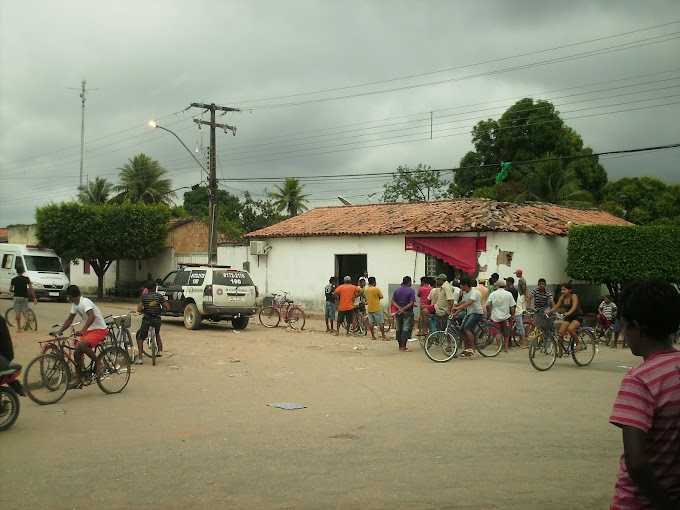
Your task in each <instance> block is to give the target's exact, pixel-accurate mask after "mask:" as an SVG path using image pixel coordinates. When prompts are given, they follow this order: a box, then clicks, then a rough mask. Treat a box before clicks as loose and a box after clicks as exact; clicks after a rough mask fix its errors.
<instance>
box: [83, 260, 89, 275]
mask: <svg viewBox="0 0 680 510" xmlns="http://www.w3.org/2000/svg"><path fill="white" fill-rule="evenodd" d="M83 274H90V261H89V260H84V261H83Z"/></svg>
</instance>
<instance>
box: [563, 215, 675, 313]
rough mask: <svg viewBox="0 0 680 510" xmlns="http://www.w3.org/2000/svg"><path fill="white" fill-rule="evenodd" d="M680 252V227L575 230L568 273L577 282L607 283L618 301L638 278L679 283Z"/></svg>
mask: <svg viewBox="0 0 680 510" xmlns="http://www.w3.org/2000/svg"><path fill="white" fill-rule="evenodd" d="M641 247H642V248H641ZM678 252H680V228H678V227H662V226H659V227H657V226H649V227H616V226H612V225H589V226H579V227H572V228H570V229H569V244H568V245H567V274H568V275H569V276H570V277H571V278H574V279H577V280H585V281H589V282H595V283H604V284H606V285H607V288H608V289H609V293H610V294H611V295H612V297H614V300H616V298H617V296H618V294H619V292H620V290H621V288H622V287H623V286H624V285H625V284H626V283H627V282H629V281H632V280H635V279H637V278H647V277H656V278H662V279H664V280H667V281H669V282H671V283H680V257H678ZM603 253H604V254H607V256H602V254H603Z"/></svg>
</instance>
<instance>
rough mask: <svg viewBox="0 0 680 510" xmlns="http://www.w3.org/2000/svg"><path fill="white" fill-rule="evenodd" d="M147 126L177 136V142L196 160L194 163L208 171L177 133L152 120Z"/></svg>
mask: <svg viewBox="0 0 680 510" xmlns="http://www.w3.org/2000/svg"><path fill="white" fill-rule="evenodd" d="M149 126H151V127H152V128H154V129H156V128H158V129H162V130H163V131H167V132H168V133H170V134H171V135H172V136H174V137H175V138H177V139H178V140H179V143H181V144H182V145H184V148H185V149H186V150H187V152H188V153H189V154H191V157H192V158H194V160H196V163H198V166H200V167H201V168H202V169H203V171H204V172H205V173H206V174H208V171H207V170H206V169H205V167H204V166H203V165H202V164H201V162H200V161H199V160H198V158H197V157H196V156H194V153H193V152H192V151H191V149H190V148H189V147H187V146H186V145H185V144H184V142H183V141H182V139H181V138H180V137H179V136H177V134H175V132H174V131H170V130H169V129H168V128H164V127H163V126H159V125H158V124H156V122H155V121H153V120H150V121H149ZM208 175H210V174H208Z"/></svg>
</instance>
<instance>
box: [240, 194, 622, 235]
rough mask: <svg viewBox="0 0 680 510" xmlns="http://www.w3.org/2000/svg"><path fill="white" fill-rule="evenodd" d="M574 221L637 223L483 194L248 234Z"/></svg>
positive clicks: (498, 227) (534, 228) (515, 227)
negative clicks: (503, 199) (485, 197)
mask: <svg viewBox="0 0 680 510" xmlns="http://www.w3.org/2000/svg"><path fill="white" fill-rule="evenodd" d="M568 222H571V223H572V224H573V225H620V226H630V225H632V223H629V222H627V221H625V220H623V219H621V218H618V217H616V216H613V215H611V214H609V213H607V212H604V211H601V210H599V209H575V208H571V207H563V206H559V205H555V204H547V203H542V202H527V203H523V204H514V203H509V202H495V201H492V200H487V199H483V198H477V199H460V200H440V201H435V202H419V203H400V204H368V205H352V206H334V207H318V208H316V209H313V210H311V211H309V212H307V213H305V214H302V215H300V216H295V217H293V218H290V219H288V220H285V221H282V222H281V223H277V224H276V225H272V226H270V227H267V228H263V229H261V230H257V231H255V232H251V233H249V234H246V235H245V236H244V237H246V238H250V239H252V238H266V237H311V236H341V235H361V236H365V235H398V234H401V235H404V234H435V233H442V234H443V233H451V232H483V231H499V232H525V233H529V234H542V235H566V233H567V229H568Z"/></svg>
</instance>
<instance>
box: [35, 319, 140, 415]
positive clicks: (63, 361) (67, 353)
mask: <svg viewBox="0 0 680 510" xmlns="http://www.w3.org/2000/svg"><path fill="white" fill-rule="evenodd" d="M77 324H78V323H76V324H73V325H72V327H71V335H70V336H63V335H62V336H59V337H55V338H50V339H49V340H46V341H43V342H39V344H40V345H41V354H39V355H38V356H36V357H35V358H33V360H31V362H30V363H29V364H28V366H27V367H26V371H25V372H24V390H25V391H26V395H27V396H28V398H30V399H31V400H32V401H33V402H35V403H36V404H40V405H47V404H54V403H56V402H59V400H61V399H62V398H63V396H64V395H65V394H66V392H67V391H68V390H69V384H70V382H71V379H72V377H74V376H75V374H77V373H79V372H80V373H81V380H82V383H83V386H88V385H90V384H92V383H93V382H96V383H97V386H99V389H100V390H102V391H103V392H104V393H107V394H114V393H120V392H121V391H123V389H125V387H126V386H127V384H128V382H129V380H130V373H131V369H130V366H131V363H130V358H129V356H128V355H127V353H126V352H125V351H124V350H123V349H121V348H120V347H117V346H113V345H109V346H105V345H104V342H102V343H101V344H99V345H98V346H97V347H95V348H94V352H95V354H96V355H97V360H98V361H99V362H101V363H102V365H103V366H102V368H101V369H100V370H99V371H95V366H96V365H95V363H94V362H93V361H92V360H90V359H89V358H87V360H89V364H88V365H87V366H86V367H84V368H83V369H81V368H80V367H79V366H78V364H77V363H76V361H75V359H74V357H73V353H74V352H75V350H76V347H75V341H77V340H78V338H77V337H75V334H74V333H75V330H74V328H73V326H76V325H77ZM55 327H58V325H57V326H55ZM71 340H74V344H73V345H70V343H69V342H70V341H71Z"/></svg>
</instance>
